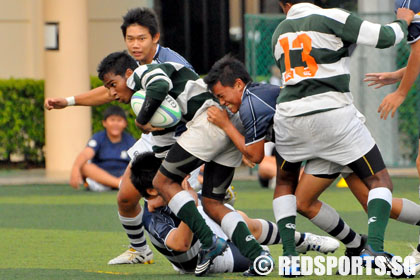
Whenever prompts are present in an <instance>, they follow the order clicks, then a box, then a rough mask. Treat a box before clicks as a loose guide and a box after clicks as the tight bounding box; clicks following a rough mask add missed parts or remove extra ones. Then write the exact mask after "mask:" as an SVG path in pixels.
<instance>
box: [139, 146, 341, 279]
mask: <svg viewBox="0 0 420 280" xmlns="http://www.w3.org/2000/svg"><path fill="white" fill-rule="evenodd" d="M160 164H161V161H160V160H159V159H157V158H156V157H154V156H153V154H152V153H144V154H140V155H138V156H137V157H136V158H135V160H134V161H133V163H132V165H131V169H132V172H131V180H132V181H133V184H134V186H135V187H136V188H137V189H138V190H139V192H140V193H141V194H142V196H143V197H144V198H146V199H147V202H145V210H144V211H145V213H144V217H143V223H144V225H145V229H146V231H147V232H148V234H149V236H150V240H151V242H152V244H153V245H154V246H155V248H156V249H157V250H158V251H159V252H160V253H161V254H162V255H164V256H165V257H166V258H167V259H168V260H169V261H170V262H171V263H172V264H173V267H174V269H175V270H177V271H180V272H181V273H191V272H194V269H195V265H196V263H197V258H198V254H197V247H199V246H200V244H199V241H198V239H197V238H196V237H195V236H194V234H193V233H192V231H191V230H190V229H189V227H188V226H187V225H186V224H185V223H183V222H182V221H181V220H180V219H178V218H177V217H176V215H174V214H173V213H172V211H171V210H170V209H169V207H167V203H166V202H165V200H164V199H163V198H162V197H161V196H160V195H159V193H158V192H157V190H156V189H154V188H153V185H152V178H153V176H154V174H155V173H156V171H157V170H158V168H159V166H160ZM184 182H187V181H184ZM183 189H184V190H187V191H189V193H190V194H191V195H192V196H193V197H194V199H195V203H196V204H197V205H198V209H199V211H200V214H201V215H202V216H203V217H204V219H205V220H206V223H207V224H208V225H209V226H210V227H211V229H212V230H213V231H214V232H216V233H217V234H218V235H220V236H223V237H224V238H227V236H226V235H225V233H224V232H223V230H222V228H221V227H220V226H219V225H218V224H217V223H216V222H215V221H213V220H212V219H211V218H210V217H209V216H208V215H207V214H206V213H205V212H204V210H203V207H202V206H201V205H199V204H200V202H199V199H198V198H197V194H196V193H195V191H194V190H192V189H191V187H190V186H189V185H188V183H186V184H183ZM226 207H229V208H231V206H230V205H229V206H228V205H227V206H226ZM237 212H238V213H240V214H241V216H242V217H243V218H244V220H245V221H246V223H247V225H248V226H249V228H250V230H251V233H252V234H253V235H254V236H255V238H256V239H257V240H258V242H259V243H261V244H263V245H272V244H279V243H280V242H281V240H280V235H279V234H278V231H277V226H276V224H275V223H272V222H270V221H267V220H263V219H251V218H249V217H248V216H247V215H246V214H245V213H244V212H241V211H237ZM324 240H328V242H325V241H324ZM295 242H296V244H297V248H298V249H299V250H300V251H301V252H302V253H306V252H307V251H308V250H317V251H320V252H323V253H328V252H334V251H335V250H336V249H337V248H338V246H339V243H338V242H337V241H336V240H334V239H332V238H329V237H323V236H317V235H314V234H311V233H299V232H297V234H296V236H295ZM250 265H251V262H250V260H249V259H247V258H245V257H244V256H242V255H241V254H240V252H239V249H238V248H237V247H236V246H235V245H234V244H233V243H232V242H229V248H228V249H227V251H226V252H225V254H224V255H223V256H219V257H217V258H216V259H215V260H214V264H213V265H212V266H211V268H210V273H224V272H244V271H245V270H246V269H247V268H248V267H249V266H250Z"/></svg>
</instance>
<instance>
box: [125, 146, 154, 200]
mask: <svg viewBox="0 0 420 280" xmlns="http://www.w3.org/2000/svg"><path fill="white" fill-rule="evenodd" d="M160 164H161V160H160V159H158V158H156V157H155V155H154V154H153V153H152V152H145V153H142V154H139V155H138V156H136V158H135V159H134V160H133V161H132V163H131V175H130V179H131V182H132V183H133V185H134V187H135V188H136V189H137V190H138V191H139V192H140V194H141V196H142V197H144V198H146V199H150V198H151V197H155V196H157V195H158V193H157V191H156V190H155V189H154V188H153V184H152V182H153V178H154V177H155V174H156V172H157V171H158V169H159V166H160Z"/></svg>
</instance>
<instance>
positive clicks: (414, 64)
mask: <svg viewBox="0 0 420 280" xmlns="http://www.w3.org/2000/svg"><path fill="white" fill-rule="evenodd" d="M419 74H420V41H417V42H415V43H413V44H412V45H411V53H410V57H409V58H408V62H407V67H406V70H405V71H404V75H403V77H402V80H401V83H400V85H399V86H398V88H397V90H396V91H394V92H392V93H390V94H388V95H387V96H385V98H384V99H383V100H382V103H381V105H379V108H378V113H380V114H381V119H384V120H386V118H387V117H388V114H389V113H391V117H394V115H395V112H396V111H397V109H398V107H400V105H401V104H402V103H403V102H404V100H405V98H406V97H407V94H408V92H409V91H410V88H411V86H412V85H413V84H414V82H415V81H416V79H417V77H418V75H419Z"/></svg>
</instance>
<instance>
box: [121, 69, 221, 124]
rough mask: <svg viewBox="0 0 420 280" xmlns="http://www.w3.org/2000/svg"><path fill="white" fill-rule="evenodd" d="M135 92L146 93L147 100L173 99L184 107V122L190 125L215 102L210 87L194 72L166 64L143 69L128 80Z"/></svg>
mask: <svg viewBox="0 0 420 280" xmlns="http://www.w3.org/2000/svg"><path fill="white" fill-rule="evenodd" d="M127 86H128V87H129V88H131V89H132V90H134V91H138V90H140V89H144V90H146V96H150V97H152V98H154V99H157V100H159V101H163V100H164V99H165V96H166V95H167V94H169V95H170V96H172V97H173V98H174V99H175V100H176V101H177V102H178V104H179V106H180V107H181V112H182V118H183V121H185V122H187V121H190V120H191V119H192V118H193V117H194V115H195V113H196V112H197V110H198V109H199V108H200V107H201V106H202V105H203V103H204V102H205V101H206V100H208V99H214V98H213V95H212V94H211V93H210V92H209V91H208V90H207V85H206V84H205V83H204V81H203V80H202V79H199V76H198V75H197V74H196V73H195V72H194V71H192V70H190V69H188V68H187V67H185V66H184V65H182V64H179V63H175V62H165V63H162V64H147V65H141V66H139V67H137V68H136V70H134V73H133V74H132V75H131V76H130V77H129V78H128V79H127Z"/></svg>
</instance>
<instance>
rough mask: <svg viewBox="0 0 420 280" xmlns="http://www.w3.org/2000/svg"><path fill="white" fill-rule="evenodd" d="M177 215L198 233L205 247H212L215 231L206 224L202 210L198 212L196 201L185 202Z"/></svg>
mask: <svg viewBox="0 0 420 280" xmlns="http://www.w3.org/2000/svg"><path fill="white" fill-rule="evenodd" d="M177 217H178V218H180V219H181V220H182V221H183V222H184V223H186V224H187V225H188V227H189V228H190V229H191V231H192V232H194V234H196V235H197V237H198V239H199V240H200V242H201V244H202V245H203V248H204V249H207V248H210V247H211V245H212V244H213V235H214V233H213V231H212V230H211V229H210V228H209V226H208V225H207V224H206V221H205V220H204V219H203V217H202V216H201V214H200V212H198V210H197V206H195V203H194V201H189V202H187V203H185V204H184V205H183V206H182V207H181V208H180V210H179V211H178V213H177Z"/></svg>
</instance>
